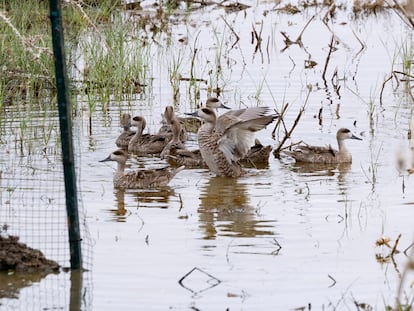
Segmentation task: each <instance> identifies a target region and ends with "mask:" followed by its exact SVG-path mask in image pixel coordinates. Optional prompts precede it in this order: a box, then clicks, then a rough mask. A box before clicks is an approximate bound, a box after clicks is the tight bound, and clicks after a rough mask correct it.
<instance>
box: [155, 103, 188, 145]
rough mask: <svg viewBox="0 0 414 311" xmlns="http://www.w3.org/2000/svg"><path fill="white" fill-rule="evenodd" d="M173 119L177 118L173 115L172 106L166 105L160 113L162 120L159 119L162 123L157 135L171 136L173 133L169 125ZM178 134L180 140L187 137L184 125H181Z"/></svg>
mask: <svg viewBox="0 0 414 311" xmlns="http://www.w3.org/2000/svg"><path fill="white" fill-rule="evenodd" d="M173 119H177V120H178V118H177V117H176V116H175V112H174V107H173V106H171V105H167V106H166V107H165V111H164V113H163V114H162V121H161V123H162V125H161V128H160V129H159V130H158V135H165V136H166V137H168V138H169V139H172V138H173V136H174V135H173V132H172V131H173V130H172V126H171V121H172V120H173ZM179 135H180V140H181V141H182V142H184V141H186V140H187V138H188V135H187V131H186V130H185V128H184V127H181V129H180V133H179Z"/></svg>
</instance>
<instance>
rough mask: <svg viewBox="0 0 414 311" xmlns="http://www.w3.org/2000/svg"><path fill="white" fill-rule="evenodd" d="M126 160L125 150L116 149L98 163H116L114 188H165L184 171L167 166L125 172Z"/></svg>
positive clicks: (180, 168)
mask: <svg viewBox="0 0 414 311" xmlns="http://www.w3.org/2000/svg"><path fill="white" fill-rule="evenodd" d="M127 159H128V153H127V152H126V151H125V150H122V149H118V150H116V151H114V152H112V153H111V154H110V155H109V156H108V157H107V158H106V159H104V160H102V161H100V162H105V161H116V162H117V163H118V169H117V171H116V172H115V174H114V179H113V181H114V187H115V188H121V189H147V188H158V187H162V186H166V185H167V184H168V183H169V182H170V181H171V179H172V178H173V177H174V176H175V175H176V174H177V173H178V172H180V171H181V170H183V169H184V166H181V167H178V168H172V167H169V166H168V167H163V168H157V169H146V170H138V171H130V172H125V163H126V161H127Z"/></svg>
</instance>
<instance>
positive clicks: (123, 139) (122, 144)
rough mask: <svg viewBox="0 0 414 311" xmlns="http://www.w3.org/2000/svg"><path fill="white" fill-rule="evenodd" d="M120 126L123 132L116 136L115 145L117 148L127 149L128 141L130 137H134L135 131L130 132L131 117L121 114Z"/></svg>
mask: <svg viewBox="0 0 414 311" xmlns="http://www.w3.org/2000/svg"><path fill="white" fill-rule="evenodd" d="M121 125H122V127H123V128H124V131H123V132H122V133H121V134H120V135H119V136H118V138H117V139H116V141H115V144H116V146H117V147H118V148H124V149H127V148H128V144H129V141H130V140H131V138H132V136H134V135H135V131H132V130H131V115H130V114H129V113H123V114H122V117H121Z"/></svg>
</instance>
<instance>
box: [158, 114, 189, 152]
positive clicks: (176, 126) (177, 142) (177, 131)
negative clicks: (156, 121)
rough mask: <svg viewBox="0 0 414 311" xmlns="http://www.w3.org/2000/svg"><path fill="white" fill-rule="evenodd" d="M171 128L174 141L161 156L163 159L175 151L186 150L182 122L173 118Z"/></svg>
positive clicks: (171, 141)
mask: <svg viewBox="0 0 414 311" xmlns="http://www.w3.org/2000/svg"><path fill="white" fill-rule="evenodd" d="M170 126H171V131H172V135H173V136H172V139H171V140H170V141H169V142H168V143H167V145H166V146H165V147H164V149H163V150H162V152H161V154H160V158H161V159H165V158H166V157H167V156H168V155H170V153H171V151H173V152H174V150H175V149H184V148H185V147H184V144H183V142H182V133H183V128H182V126H181V124H180V121H178V120H177V118H172V119H171V120H170Z"/></svg>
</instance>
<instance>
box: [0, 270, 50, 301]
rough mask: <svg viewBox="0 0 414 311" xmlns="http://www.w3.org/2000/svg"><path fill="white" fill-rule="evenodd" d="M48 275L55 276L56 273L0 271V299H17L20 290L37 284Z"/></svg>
mask: <svg viewBox="0 0 414 311" xmlns="http://www.w3.org/2000/svg"><path fill="white" fill-rule="evenodd" d="M50 273H53V274H57V272H50V271H39V272H14V273H8V272H7V271H5V272H4V271H0V299H2V298H12V299H17V298H19V292H20V290H21V289H23V288H25V287H29V286H33V284H34V283H39V282H40V281H42V280H43V279H44V278H45V277H46V276H48V275H49V274H50ZM0 305H1V303H0Z"/></svg>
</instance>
